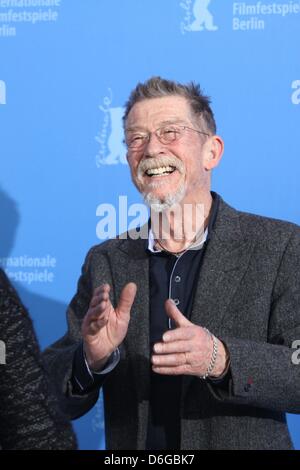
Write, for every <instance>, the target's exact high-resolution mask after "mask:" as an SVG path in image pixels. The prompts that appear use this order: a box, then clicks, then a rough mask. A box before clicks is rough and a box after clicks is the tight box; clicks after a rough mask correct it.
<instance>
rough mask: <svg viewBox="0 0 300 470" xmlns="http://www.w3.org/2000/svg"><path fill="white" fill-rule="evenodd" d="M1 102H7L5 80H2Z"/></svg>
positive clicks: (0, 89) (0, 85) (0, 88)
mask: <svg viewBox="0 0 300 470" xmlns="http://www.w3.org/2000/svg"><path fill="white" fill-rule="evenodd" d="M0 104H6V85H5V82H4V81H3V80H0Z"/></svg>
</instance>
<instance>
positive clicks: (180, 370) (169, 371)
mask: <svg viewBox="0 0 300 470" xmlns="http://www.w3.org/2000/svg"><path fill="white" fill-rule="evenodd" d="M152 370H153V372H155V373H156V374H161V375H187V374H190V369H189V367H188V366H187V365H184V366H175V367H156V366H152Z"/></svg>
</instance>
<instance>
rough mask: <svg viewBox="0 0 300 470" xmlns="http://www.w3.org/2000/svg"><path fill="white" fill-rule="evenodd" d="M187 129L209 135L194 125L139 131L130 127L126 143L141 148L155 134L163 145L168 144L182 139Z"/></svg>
mask: <svg viewBox="0 0 300 470" xmlns="http://www.w3.org/2000/svg"><path fill="white" fill-rule="evenodd" d="M187 130H189V131H194V132H198V134H204V135H207V136H209V134H208V133H207V132H203V131H198V130H197V129H193V128H192V127H188V126H179V125H167V126H163V127H160V128H159V129H156V131H154V132H139V131H135V130H130V129H129V130H127V131H126V137H125V143H126V145H127V147H128V148H130V149H140V148H142V147H144V145H146V143H148V142H149V141H150V137H151V134H155V135H156V137H157V138H158V140H159V141H160V142H161V143H162V144H163V145H168V144H172V143H173V142H175V141H178V140H179V139H181V137H182V136H183V134H184V132H185V131H187Z"/></svg>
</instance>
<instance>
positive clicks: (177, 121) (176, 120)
mask: <svg viewBox="0 0 300 470" xmlns="http://www.w3.org/2000/svg"><path fill="white" fill-rule="evenodd" d="M168 124H187V121H186V119H180V118H177V117H174V118H169V119H164V120H163V121H159V123H158V127H157V128H156V129H159V128H160V127H163V126H167V125H168ZM139 130H144V131H147V129H146V127H143V126H129V127H127V128H126V129H125V131H127V132H132V131H139Z"/></svg>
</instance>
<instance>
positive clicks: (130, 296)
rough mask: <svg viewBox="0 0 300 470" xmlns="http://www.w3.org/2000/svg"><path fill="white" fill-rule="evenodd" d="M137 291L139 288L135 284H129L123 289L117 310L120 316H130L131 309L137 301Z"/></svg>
mask: <svg viewBox="0 0 300 470" xmlns="http://www.w3.org/2000/svg"><path fill="white" fill-rule="evenodd" d="M136 291H137V286H136V284H135V283H134V282H129V283H128V284H126V286H125V287H123V289H122V292H121V294H120V298H119V303H118V306H117V308H116V310H117V312H118V315H121V316H123V315H125V316H126V315H129V314H130V309H131V307H132V304H133V302H134V299H135V295H136Z"/></svg>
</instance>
